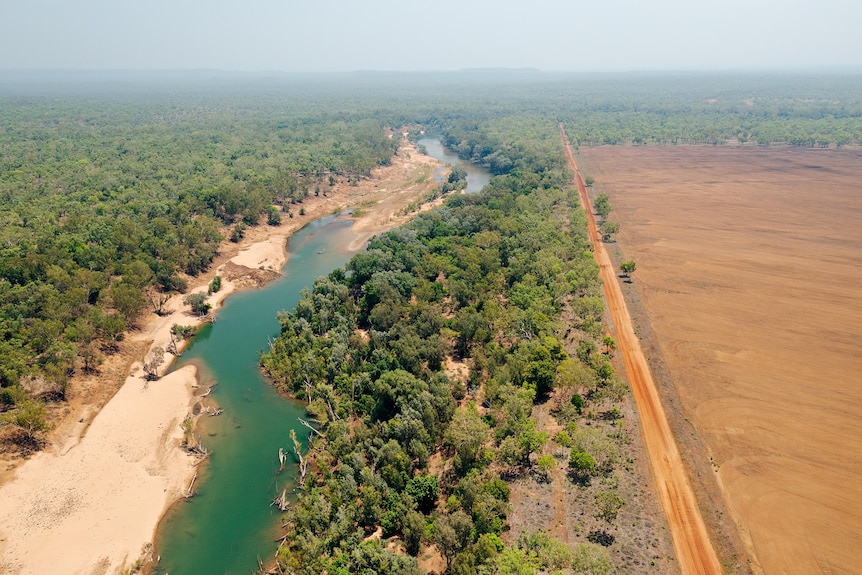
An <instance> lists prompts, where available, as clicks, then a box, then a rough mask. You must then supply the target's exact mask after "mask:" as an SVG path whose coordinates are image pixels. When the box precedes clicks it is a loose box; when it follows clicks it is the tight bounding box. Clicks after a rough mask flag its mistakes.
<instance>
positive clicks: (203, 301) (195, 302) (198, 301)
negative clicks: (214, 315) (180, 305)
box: [183, 292, 212, 316]
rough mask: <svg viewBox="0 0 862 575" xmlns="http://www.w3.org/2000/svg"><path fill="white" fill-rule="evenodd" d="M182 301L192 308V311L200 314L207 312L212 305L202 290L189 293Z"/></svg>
mask: <svg viewBox="0 0 862 575" xmlns="http://www.w3.org/2000/svg"><path fill="white" fill-rule="evenodd" d="M183 302H184V303H185V304H186V305H187V306H189V307H191V308H192V313H195V314H197V315H201V316H203V315H206V314H208V313H209V312H210V309H212V305H210V304H209V302H207V296H206V294H205V293H203V292H197V293H192V294H189V295H187V296H186V297H185V299H184V300H183Z"/></svg>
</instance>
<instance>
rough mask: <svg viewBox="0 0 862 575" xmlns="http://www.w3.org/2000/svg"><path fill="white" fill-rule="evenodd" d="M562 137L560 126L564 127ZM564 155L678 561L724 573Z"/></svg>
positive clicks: (685, 567) (684, 567)
mask: <svg viewBox="0 0 862 575" xmlns="http://www.w3.org/2000/svg"><path fill="white" fill-rule="evenodd" d="M560 132H561V135H562V126H561V127H560ZM563 140H564V142H563V143H564V145H565V147H566V154H567V156H568V159H569V163H570V164H571V167H572V170H573V171H574V172H575V181H576V183H577V186H578V192H579V195H580V198H581V204H582V206H583V207H584V209H585V210H586V211H587V218H588V220H589V231H590V240H591V242H592V244H593V248H594V253H595V258H596V262H597V263H598V264H599V267H600V274H601V277H602V281H603V282H604V293H605V300H606V302H607V305H608V310H609V312H610V315H611V318H612V319H613V324H614V329H615V334H616V340H617V344H618V347H619V350H620V354H621V355H622V358H623V361H624V363H625V368H626V375H627V376H628V381H629V385H630V386H631V389H632V395H633V397H634V399H635V402H636V403H637V409H638V413H639V415H640V419H641V430H642V431H643V438H644V444H645V446H646V451H647V454H648V456H649V461H650V466H651V467H652V470H653V476H654V478H655V486H656V487H657V488H658V495H659V499H660V501H661V503H662V507H663V508H664V510H665V516H666V517H667V520H668V526H669V528H670V532H671V537H672V539H673V545H674V549H675V550H676V556H677V560H678V561H679V565H680V569H681V571H682V572H683V573H686V574H688V573H703V574H718V573H721V572H722V570H721V567H720V564H719V560H718V556H717V554H716V553H715V549H714V547H713V545H712V542H711V541H710V539H709V535H708V534H707V530H706V525H705V523H704V521H703V518H702V516H701V513H700V509H699V507H698V502H697V500H696V499H695V496H694V491H693V489H692V487H691V484H690V483H689V480H688V477H687V475H686V473H685V469H684V467H683V464H682V458H681V456H680V453H679V450H678V448H677V445H676V442H675V440H674V437H673V434H672V432H671V429H670V426H669V424H668V421H667V417H666V415H665V413H664V409H663V406H662V404H661V401H660V399H659V396H658V390H657V386H656V384H655V381H654V380H653V377H652V373H651V372H650V368H649V364H648V363H647V361H646V357H645V356H644V354H643V351H642V350H641V347H640V342H639V340H638V338H637V336H636V335H635V332H634V328H633V325H632V321H631V317H630V316H629V312H628V309H627V307H626V304H625V300H624V299H623V295H622V290H621V289H620V286H619V282H618V281H617V278H616V273H615V271H614V270H615V268H614V267H613V266H612V264H611V261H610V258H609V256H608V254H607V252H606V250H605V249H604V245H603V243H602V242H601V240H600V239H599V233H598V229H597V227H596V222H595V218H594V216H593V212H592V208H591V205H590V201H589V198H588V197H587V191H586V187H585V185H584V180H583V177H582V175H581V173H580V171H579V170H578V167H577V165H576V164H575V159H574V157H573V156H572V152H571V149H570V148H569V145H568V142H566V141H565V135H563Z"/></svg>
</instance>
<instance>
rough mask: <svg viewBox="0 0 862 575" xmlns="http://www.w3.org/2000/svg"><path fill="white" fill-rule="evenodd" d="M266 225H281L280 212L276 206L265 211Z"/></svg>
mask: <svg viewBox="0 0 862 575" xmlns="http://www.w3.org/2000/svg"><path fill="white" fill-rule="evenodd" d="M266 223H267V224H269V225H271V226H277V225H279V224H281V211H280V210H279V209H278V208H277V207H276V206H269V208H268V209H267V214H266Z"/></svg>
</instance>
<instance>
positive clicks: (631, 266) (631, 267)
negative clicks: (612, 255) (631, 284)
mask: <svg viewBox="0 0 862 575" xmlns="http://www.w3.org/2000/svg"><path fill="white" fill-rule="evenodd" d="M635 268H637V264H636V263H635V261H634V260H628V261H625V262H623V263H621V264H620V271H621V272H623V275H624V276H625V277H627V278H630V277H632V273H633V272H634V271H635Z"/></svg>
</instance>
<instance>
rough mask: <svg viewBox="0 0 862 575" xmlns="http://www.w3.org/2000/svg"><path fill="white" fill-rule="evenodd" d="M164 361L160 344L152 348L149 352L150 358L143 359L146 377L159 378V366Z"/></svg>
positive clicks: (150, 378)
mask: <svg viewBox="0 0 862 575" xmlns="http://www.w3.org/2000/svg"><path fill="white" fill-rule="evenodd" d="M164 362H165V350H164V349H163V348H162V347H161V346H158V345H157V346H156V347H154V348H153V351H152V353H151V354H150V359H148V360H144V374H145V375H146V377H147V379H149V380H154V379H158V378H159V367H161V365H162V364H163V363H164Z"/></svg>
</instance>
